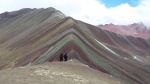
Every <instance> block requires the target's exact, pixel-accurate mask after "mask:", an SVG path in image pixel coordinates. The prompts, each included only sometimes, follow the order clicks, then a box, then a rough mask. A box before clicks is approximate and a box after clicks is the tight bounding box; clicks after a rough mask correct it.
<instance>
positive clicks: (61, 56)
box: [59, 53, 68, 62]
mask: <svg viewBox="0 0 150 84" xmlns="http://www.w3.org/2000/svg"><path fill="white" fill-rule="evenodd" d="M59 59H60V62H61V61H67V60H68V56H67V53H65V54H64V55H63V53H61V55H60V56H59Z"/></svg>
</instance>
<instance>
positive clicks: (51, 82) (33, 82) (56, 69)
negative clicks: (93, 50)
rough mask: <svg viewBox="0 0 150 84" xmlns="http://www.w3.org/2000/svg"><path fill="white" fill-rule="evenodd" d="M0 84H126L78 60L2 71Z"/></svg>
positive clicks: (0, 72)
mask: <svg viewBox="0 0 150 84" xmlns="http://www.w3.org/2000/svg"><path fill="white" fill-rule="evenodd" d="M0 75H1V77H0V84H100V83H101V84H125V82H123V81H121V80H119V79H116V78H114V77H112V76H109V75H107V74H104V73H102V72H99V71H97V70H94V69H92V68H89V67H88V66H87V65H84V64H82V63H80V62H78V61H76V60H69V61H67V62H51V63H44V64H42V65H36V66H26V67H17V68H13V69H6V70H2V71H0Z"/></svg>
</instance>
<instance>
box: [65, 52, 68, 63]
mask: <svg viewBox="0 0 150 84" xmlns="http://www.w3.org/2000/svg"><path fill="white" fill-rule="evenodd" d="M67 59H68V56H67V53H65V55H64V60H65V61H67Z"/></svg>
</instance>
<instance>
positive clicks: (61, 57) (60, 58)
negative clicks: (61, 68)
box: [59, 53, 63, 62]
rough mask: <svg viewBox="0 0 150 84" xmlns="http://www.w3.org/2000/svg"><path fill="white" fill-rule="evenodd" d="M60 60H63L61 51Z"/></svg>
mask: <svg viewBox="0 0 150 84" xmlns="http://www.w3.org/2000/svg"><path fill="white" fill-rule="evenodd" d="M59 60H60V62H61V61H63V53H61V55H60V56H59Z"/></svg>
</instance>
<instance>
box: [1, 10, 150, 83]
mask: <svg viewBox="0 0 150 84" xmlns="http://www.w3.org/2000/svg"><path fill="white" fill-rule="evenodd" d="M148 34H149V29H148V28H147V27H145V26H144V25H143V24H142V23H141V24H131V25H128V26H118V25H113V24H107V25H103V26H102V25H99V26H94V25H90V24H88V23H85V22H82V21H79V20H75V19H73V18H72V17H67V16H65V14H63V13H62V12H61V11H59V10H56V9H55V8H51V7H50V8H45V9H43V8H41V9H28V8H25V9H21V10H19V11H13V12H5V13H2V14H0V69H6V68H13V67H20V66H30V65H38V64H43V63H45V62H53V61H59V55H60V54H61V53H67V54H68V57H69V59H77V60H78V61H80V62H82V63H84V64H86V65H88V66H90V67H91V68H94V69H96V70H100V71H102V72H104V73H107V74H109V75H111V76H113V77H117V78H119V79H121V80H124V81H126V82H127V84H149V83H150V79H149V78H150V68H149V67H150V39H148V38H149V37H150V35H148Z"/></svg>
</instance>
